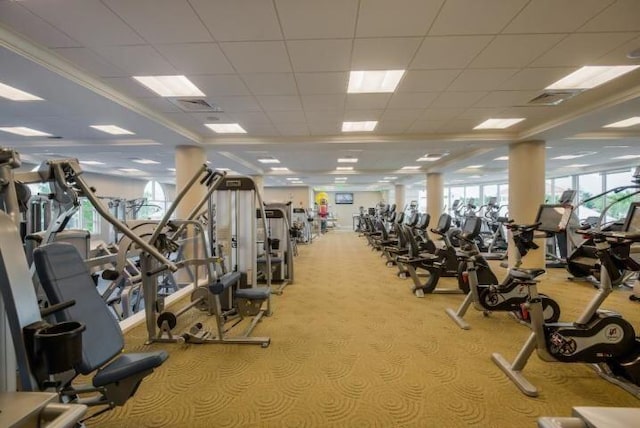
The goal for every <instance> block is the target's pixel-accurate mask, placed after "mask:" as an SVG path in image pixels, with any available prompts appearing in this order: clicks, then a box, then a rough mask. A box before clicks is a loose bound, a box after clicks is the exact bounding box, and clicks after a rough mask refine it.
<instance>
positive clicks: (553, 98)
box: [527, 91, 582, 106]
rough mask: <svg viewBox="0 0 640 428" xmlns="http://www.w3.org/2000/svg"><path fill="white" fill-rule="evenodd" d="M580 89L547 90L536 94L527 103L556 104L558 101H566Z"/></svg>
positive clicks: (538, 104) (536, 104)
mask: <svg viewBox="0 0 640 428" xmlns="http://www.w3.org/2000/svg"><path fill="white" fill-rule="evenodd" d="M580 92H582V91H548V92H543V93H542V94H540V95H538V96H537V97H535V98H534V99H532V100H531V101H529V102H528V103H527V105H535V106H557V105H558V104H560V103H563V102H565V101H567V100H568V99H569V98H573V97H575V96H576V95H578V94H579V93H580Z"/></svg>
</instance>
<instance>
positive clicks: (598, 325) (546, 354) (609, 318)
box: [491, 232, 640, 398]
mask: <svg viewBox="0 0 640 428" xmlns="http://www.w3.org/2000/svg"><path fill="white" fill-rule="evenodd" d="M590 235H591V237H592V238H593V241H594V243H595V245H596V248H597V257H598V259H599V261H600V266H601V268H600V269H601V271H600V288H599V290H598V293H597V294H596V295H595V296H594V298H593V299H592V300H591V302H590V303H589V305H588V306H587V308H586V309H585V311H584V312H583V313H582V315H580V317H579V318H578V319H577V320H576V321H575V322H573V323H545V322H544V320H543V315H542V300H541V299H540V295H539V294H538V289H537V281H534V280H533V278H534V276H533V275H532V274H531V272H530V271H528V270H526V269H512V271H511V275H513V276H514V278H516V279H518V280H520V281H521V283H522V284H523V285H526V286H527V287H528V289H529V297H528V299H527V309H528V311H529V313H530V314H531V335H530V336H529V338H528V339H527V341H526V342H525V344H524V346H523V347H522V349H521V350H520V352H519V353H518V356H517V357H516V359H515V360H514V362H513V363H509V362H507V360H506V359H505V358H504V357H503V356H502V355H500V354H498V353H494V354H493V355H492V356H491V359H492V360H493V361H494V362H495V363H496V364H497V365H498V367H500V369H502V371H503V372H504V373H505V374H506V375H507V376H508V377H509V378H510V379H511V380H512V381H513V382H514V383H515V384H516V386H518V388H519V389H520V390H521V391H522V392H523V393H524V394H525V395H528V396H530V397H536V396H537V395H538V389H537V388H536V387H535V386H534V385H533V384H531V383H530V382H529V381H528V380H527V379H526V378H525V377H524V376H523V375H522V370H523V369H524V367H525V365H526V363H527V361H528V360H529V357H530V356H531V354H532V353H533V351H534V350H535V351H536V352H537V354H538V356H539V357H540V358H541V359H542V360H543V361H548V362H561V363H576V362H579V363H592V364H594V368H595V369H596V371H597V373H598V374H599V375H600V376H601V377H603V378H604V379H606V380H608V381H610V382H612V383H614V384H615V385H617V386H620V387H622V388H623V389H625V390H626V391H627V392H630V393H632V394H633V395H635V396H636V397H637V398H640V387H639V386H640V340H639V339H637V338H636V334H635V331H634V329H633V327H632V326H631V324H630V323H629V322H628V321H626V320H624V319H623V318H622V316H621V315H620V314H617V313H615V312H611V311H604V310H598V308H599V307H600V305H601V304H602V303H603V302H604V300H605V299H606V298H607V296H608V295H609V294H610V293H611V292H612V290H613V288H612V286H611V284H612V281H615V280H616V279H617V276H618V275H620V272H619V271H618V269H616V267H615V265H614V262H613V260H612V253H614V252H615V251H616V249H617V248H618V247H626V246H630V245H631V244H632V243H636V242H640V233H638V232H592V233H591V234H590ZM610 275H611V277H610Z"/></svg>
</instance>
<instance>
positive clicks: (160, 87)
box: [133, 76, 205, 97]
mask: <svg viewBox="0 0 640 428" xmlns="http://www.w3.org/2000/svg"><path fill="white" fill-rule="evenodd" d="M133 78H134V79H136V80H137V81H138V82H140V83H141V84H142V85H144V86H146V87H147V88H149V89H151V90H152V91H153V92H155V93H156V94H158V95H160V96H161V97H204V96H205V95H204V93H203V92H202V91H201V90H200V89H198V87H197V86H196V85H194V84H193V83H192V82H191V80H189V79H187V78H186V77H185V76H133Z"/></svg>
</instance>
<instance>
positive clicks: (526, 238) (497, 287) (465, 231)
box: [445, 217, 560, 330]
mask: <svg viewBox="0 0 640 428" xmlns="http://www.w3.org/2000/svg"><path fill="white" fill-rule="evenodd" d="M481 222H482V220H481V219H480V218H479V217H469V218H467V220H466V221H465V224H464V226H463V228H462V233H461V234H460V239H461V240H462V241H463V242H464V243H465V246H466V247H467V248H468V251H466V252H464V256H461V257H460V259H461V262H460V265H461V268H462V269H464V271H465V272H464V273H465V275H464V276H463V280H466V281H467V282H468V287H469V293H468V294H467V296H466V298H465V299H464V301H463V302H462V304H461V305H460V307H459V308H458V310H457V311H454V310H453V309H451V308H448V309H446V311H445V312H446V313H447V315H449V317H450V318H451V319H453V321H454V322H455V323H456V324H458V326H459V327H460V328H462V329H464V330H468V329H469V328H470V326H469V323H467V322H466V321H465V320H464V319H463V317H464V315H465V314H466V312H467V310H468V309H469V306H471V305H472V304H473V306H474V308H475V309H477V310H479V311H482V313H483V315H485V316H488V315H489V314H490V313H491V312H496V311H498V312H510V313H512V314H513V315H514V317H515V318H516V319H517V320H519V321H523V322H529V315H528V312H527V311H525V310H523V308H522V306H523V305H524V304H525V303H526V301H527V297H528V290H527V287H526V286H525V285H522V284H521V283H520V281H518V280H516V279H515V278H513V276H511V275H508V276H507V277H506V278H505V279H504V281H502V283H500V284H498V280H497V278H496V277H495V275H494V274H493V272H491V268H490V267H489V265H488V264H487V261H486V260H485V259H484V258H483V257H482V255H481V254H480V251H479V249H478V246H477V245H476V244H475V237H476V236H477V233H478V231H479V229H480V224H481ZM536 226H539V224H537V225H533V226H516V225H513V224H508V226H507V227H509V228H510V229H511V230H512V235H513V240H514V243H515V244H516V247H517V250H518V251H517V254H516V255H517V259H516V263H515V266H516V267H519V266H520V264H521V262H522V261H521V258H522V257H524V256H525V255H526V254H527V253H528V252H529V250H532V249H537V248H538V245H537V244H536V243H535V242H534V241H533V231H534V229H535V227H536ZM486 271H488V273H490V275H491V277H492V278H491V279H490V280H489V281H487V282H485V281H483V278H484V279H485V280H486V278H487V276H488V274H487V272H486ZM530 271H531V272H532V274H534V275H535V277H537V276H540V275H542V274H543V273H544V269H531V270H530ZM481 274H482V275H481ZM540 297H541V299H542V306H543V314H544V319H545V322H556V321H558V319H560V306H559V305H558V304H557V303H556V302H555V301H554V300H553V299H551V298H550V297H548V296H546V295H541V296H540Z"/></svg>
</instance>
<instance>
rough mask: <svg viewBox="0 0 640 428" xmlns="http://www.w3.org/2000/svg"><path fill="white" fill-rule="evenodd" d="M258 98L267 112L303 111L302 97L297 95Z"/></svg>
mask: <svg viewBox="0 0 640 428" xmlns="http://www.w3.org/2000/svg"><path fill="white" fill-rule="evenodd" d="M257 98H258V102H259V103H260V105H261V106H262V108H263V109H264V110H265V111H288V110H302V104H301V103H300V97H298V96H295V95H283V96H276V95H265V96H258V97H257Z"/></svg>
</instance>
